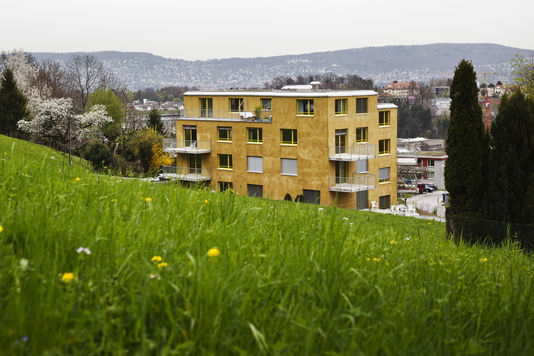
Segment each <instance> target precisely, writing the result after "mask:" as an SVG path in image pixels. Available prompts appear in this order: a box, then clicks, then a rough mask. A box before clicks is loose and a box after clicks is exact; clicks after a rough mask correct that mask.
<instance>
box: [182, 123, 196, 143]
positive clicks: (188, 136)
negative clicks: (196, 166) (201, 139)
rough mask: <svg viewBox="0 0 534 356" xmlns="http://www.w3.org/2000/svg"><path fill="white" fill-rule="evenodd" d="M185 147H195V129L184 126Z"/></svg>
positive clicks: (194, 127)
mask: <svg viewBox="0 0 534 356" xmlns="http://www.w3.org/2000/svg"><path fill="white" fill-rule="evenodd" d="M184 138H185V147H196V146H197V127H196V126H189V125H184Z"/></svg>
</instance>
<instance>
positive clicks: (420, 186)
mask: <svg viewBox="0 0 534 356" xmlns="http://www.w3.org/2000/svg"><path fill="white" fill-rule="evenodd" d="M437 188H438V187H436V185H435V184H432V183H417V192H418V193H419V194H423V193H432V192H433V191H435V190H436V189H437Z"/></svg>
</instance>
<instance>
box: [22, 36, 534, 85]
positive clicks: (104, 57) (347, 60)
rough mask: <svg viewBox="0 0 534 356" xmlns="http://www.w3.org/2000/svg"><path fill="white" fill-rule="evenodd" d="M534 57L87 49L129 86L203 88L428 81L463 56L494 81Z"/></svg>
mask: <svg viewBox="0 0 534 356" xmlns="http://www.w3.org/2000/svg"><path fill="white" fill-rule="evenodd" d="M519 52H520V53H522V54H523V55H524V56H534V51H533V50H525V49H519V48H513V47H506V46H501V45H498V44H490V43H476V44H467V43H460V44H451V43H437V44H429V45H417V46H384V47H365V48H354V49H345V50H339V51H329V52H316V53H309V54H300V55H287V56H275V57H257V58H227V59H212V60H205V61H188V60H182V59H171V58H164V57H160V56H156V55H153V54H150V53H142V52H116V51H107V52H90V54H92V55H94V56H96V57H97V58H98V59H100V60H101V61H102V62H103V63H104V64H105V65H106V66H107V67H108V68H109V69H110V70H112V71H113V72H115V73H116V74H117V76H118V77H119V79H120V80H122V81H123V82H124V83H125V84H126V85H127V86H128V88H130V89H143V88H147V87H153V88H160V87H164V86H168V85H182V86H185V85H187V86H196V87H201V88H229V87H262V86H263V84H264V83H265V82H270V81H271V80H272V79H273V78H275V77H278V76H297V75H309V74H322V73H334V74H341V75H343V74H357V75H359V76H361V77H363V78H371V79H373V81H374V82H375V83H376V84H379V85H380V84H385V83H388V82H391V81H393V80H398V81H404V80H415V81H424V82H428V81H429V80H430V79H432V78H444V77H452V73H453V71H454V67H455V66H456V65H457V64H458V63H459V61H460V60H461V59H463V58H466V59H469V60H471V61H472V62H473V64H474V66H475V69H476V70H477V71H478V72H496V73H498V74H497V75H494V77H493V78H492V80H493V81H497V80H501V81H503V82H505V81H508V80H509V79H508V78H509V72H510V60H511V59H512V58H513V57H514V56H515V54H517V53H519ZM32 54H33V55H34V56H35V57H36V58H38V59H44V58H48V59H53V60H57V61H66V60H68V59H69V58H70V57H72V56H73V55H76V54H82V53H81V52H78V53H44V52H42V53H32Z"/></svg>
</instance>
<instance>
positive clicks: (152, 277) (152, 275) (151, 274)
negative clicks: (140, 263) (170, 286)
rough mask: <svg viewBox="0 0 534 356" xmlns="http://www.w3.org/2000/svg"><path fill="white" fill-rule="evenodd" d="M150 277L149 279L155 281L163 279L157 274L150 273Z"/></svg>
mask: <svg viewBox="0 0 534 356" xmlns="http://www.w3.org/2000/svg"><path fill="white" fill-rule="evenodd" d="M148 277H149V278H150V279H154V278H157V279H161V278H160V276H158V275H157V274H155V273H150V274H149V275H148Z"/></svg>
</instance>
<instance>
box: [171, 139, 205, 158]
mask: <svg viewBox="0 0 534 356" xmlns="http://www.w3.org/2000/svg"><path fill="white" fill-rule="evenodd" d="M167 144H168V146H166V148H164V149H163V151H164V152H169V153H188V154H196V155H200V154H204V153H210V152H211V141H210V140H178V141H176V140H174V144H172V143H170V142H168V143H167Z"/></svg>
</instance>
